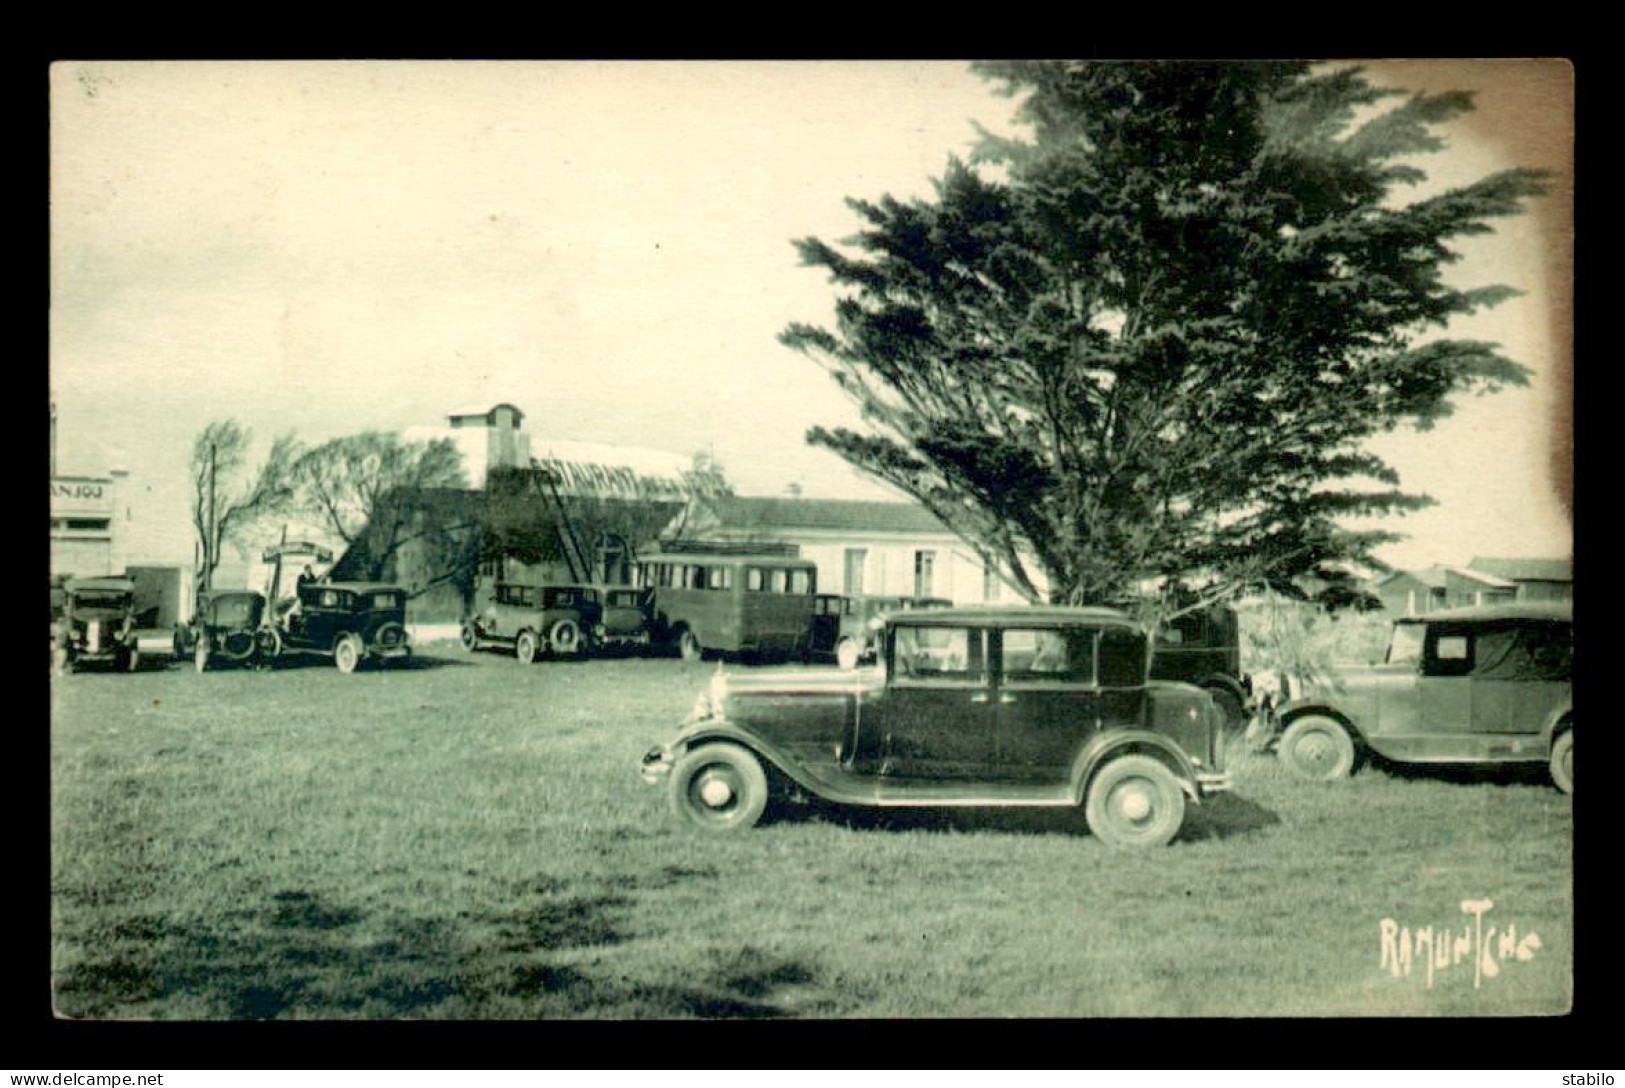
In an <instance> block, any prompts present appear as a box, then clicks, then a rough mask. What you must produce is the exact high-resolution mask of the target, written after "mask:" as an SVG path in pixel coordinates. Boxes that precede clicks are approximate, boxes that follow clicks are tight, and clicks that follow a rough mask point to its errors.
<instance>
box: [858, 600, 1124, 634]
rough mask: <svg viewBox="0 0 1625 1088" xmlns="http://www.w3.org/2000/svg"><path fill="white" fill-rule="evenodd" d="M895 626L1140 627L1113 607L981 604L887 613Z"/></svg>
mask: <svg viewBox="0 0 1625 1088" xmlns="http://www.w3.org/2000/svg"><path fill="white" fill-rule="evenodd" d="M886 615H887V616H888V617H889V618H890V619H892V620H893V621H895V622H897V623H907V624H908V626H910V627H922V626H924V627H958V626H961V625H965V624H969V625H983V626H994V627H1029V626H1032V627H1066V626H1070V625H1072V624H1089V625H1093V626H1096V627H1101V626H1105V627H1130V628H1134V629H1135V630H1138V629H1139V628H1140V624H1139V623H1138V622H1136V621H1135V619H1134V618H1133V617H1132V616H1130V615H1128V614H1127V613H1125V612H1119V611H1118V610H1117V609H1115V608H1092V607H1078V608H1074V607H1068V606H1064V605H1026V604H1004V605H995V604H984V605H966V606H965V607H963V608H921V609H913V610H909V611H905V612H888V613H886Z"/></svg>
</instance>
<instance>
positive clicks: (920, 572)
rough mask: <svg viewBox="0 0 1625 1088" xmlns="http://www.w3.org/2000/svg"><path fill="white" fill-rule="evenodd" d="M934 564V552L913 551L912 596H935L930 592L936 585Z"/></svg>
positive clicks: (935, 562)
mask: <svg viewBox="0 0 1625 1088" xmlns="http://www.w3.org/2000/svg"><path fill="white" fill-rule="evenodd" d="M936 565H937V553H936V552H928V551H918V552H915V553H914V596H916V597H934V596H936V594H935V593H933V592H932V590H933V588H934V587H935V585H936V578H935V573H936V569H935V568H936Z"/></svg>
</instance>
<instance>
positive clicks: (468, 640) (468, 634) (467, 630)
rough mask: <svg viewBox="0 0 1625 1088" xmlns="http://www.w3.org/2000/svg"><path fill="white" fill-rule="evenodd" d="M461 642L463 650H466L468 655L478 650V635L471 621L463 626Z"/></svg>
mask: <svg viewBox="0 0 1625 1088" xmlns="http://www.w3.org/2000/svg"><path fill="white" fill-rule="evenodd" d="M461 642H462V644H463V649H465V650H467V651H468V652H469V653H473V652H474V651H475V650H477V649H479V648H480V633H479V632H478V631H476V630H475V629H474V623H473V621H472V620H470V621H469V622H468V623H465V624H463V633H462V637H461Z"/></svg>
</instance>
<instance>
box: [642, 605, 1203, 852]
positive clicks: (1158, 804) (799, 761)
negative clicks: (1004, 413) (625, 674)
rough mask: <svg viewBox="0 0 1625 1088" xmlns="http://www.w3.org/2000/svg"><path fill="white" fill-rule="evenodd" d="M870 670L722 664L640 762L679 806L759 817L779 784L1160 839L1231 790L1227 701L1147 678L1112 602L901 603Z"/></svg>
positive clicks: (729, 819) (1143, 653)
mask: <svg viewBox="0 0 1625 1088" xmlns="http://www.w3.org/2000/svg"><path fill="white" fill-rule="evenodd" d="M879 646H880V658H879V663H878V666H877V667H876V668H873V669H866V670H862V671H859V672H849V671H842V670H836V669H828V670H823V669H797V670H783V671H779V672H776V673H774V672H758V673H753V674H750V675H739V676H725V675H723V674H722V673H721V672H720V671H719V672H718V674H717V676H716V677H715V678H714V679H713V681H712V686H711V688H710V690H709V691H708V692H707V693H705V694H703V695H702V696H701V698H700V701H699V703H698V704H697V705H696V707H695V712H694V714H693V715H691V716H690V718H689V720H688V721H687V722H686V723H684V725H683V726H682V727H681V728H680V730H679V732H678V734H677V736H676V738H675V739H673V740H672V741H671V742H670V743H667V744H663V745H660V746H658V747H655V748H653V749H651V750H650V751H649V752H648V753H647V754H646V755H645V756H644V757H643V765H642V773H643V778H644V780H645V781H646V782H648V783H650V784H652V785H653V784H659V783H661V782H664V783H665V784H666V786H667V788H668V790H669V797H670V803H671V806H672V808H673V810H674V811H675V813H676V814H677V816H678V817H680V818H681V819H683V820H684V821H686V822H688V823H691V824H693V825H696V826H698V827H701V828H705V829H707V830H713V831H732V830H737V829H741V828H746V827H750V826H752V825H753V824H755V823H756V822H757V820H758V819H759V818H760V817H761V815H762V813H763V811H764V810H765V808H766V805H767V803H768V800H769V798H770V795H771V796H773V797H780V798H786V799H792V800H794V799H806V798H809V797H815V798H820V799H822V800H825V801H830V802H834V803H837V804H845V805H857V806H921V807H924V806H961V807H987V806H1018V805H1019V806H1055V807H1065V806H1071V807H1076V806H1079V805H1081V806H1083V808H1084V811H1085V813H1086V815H1087V818H1088V821H1089V825H1090V827H1091V828H1092V829H1093V830H1094V833H1095V834H1096V836H1098V837H1099V838H1100V839H1102V840H1104V841H1106V842H1109V843H1111V844H1113V845H1120V846H1151V845H1160V844H1163V843H1166V842H1168V841H1169V840H1170V839H1172V838H1173V837H1174V836H1175V835H1176V834H1177V833H1178V831H1179V829H1180V827H1181V825H1182V823H1183V821H1184V817H1185V810H1186V804H1187V802H1192V803H1194V802H1199V801H1200V800H1201V799H1202V798H1204V797H1206V796H1208V795H1209V794H1211V793H1213V792H1215V791H1219V790H1224V789H1227V788H1228V786H1229V778H1228V776H1227V775H1226V774H1225V773H1224V751H1223V746H1224V737H1223V725H1224V718H1223V713H1222V712H1221V711H1220V710H1219V708H1218V707H1217V706H1216V705H1215V704H1214V702H1213V700H1212V698H1211V697H1210V696H1209V695H1208V694H1207V693H1206V692H1204V691H1202V690H1201V689H1200V688H1197V687H1194V686H1191V685H1188V684H1181V683H1167V682H1160V681H1149V680H1148V679H1147V677H1146V667H1147V660H1148V656H1149V655H1148V654H1147V646H1146V635H1145V633H1144V632H1143V631H1142V630H1141V629H1140V628H1139V627H1138V626H1137V625H1136V624H1135V623H1134V622H1133V621H1132V620H1130V619H1129V618H1128V617H1127V616H1125V615H1124V614H1122V613H1120V612H1115V611H1112V610H1110V609H1103V608H1026V607H980V608H951V609H942V610H919V611H911V612H901V613H890V614H888V616H887V619H886V622H885V624H884V627H883V630H882V632H881V638H880V640H879Z"/></svg>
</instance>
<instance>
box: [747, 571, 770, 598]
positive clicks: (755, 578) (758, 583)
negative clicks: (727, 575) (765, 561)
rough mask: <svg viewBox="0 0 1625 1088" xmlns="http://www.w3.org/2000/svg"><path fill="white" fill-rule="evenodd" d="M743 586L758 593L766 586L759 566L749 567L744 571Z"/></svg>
mask: <svg viewBox="0 0 1625 1088" xmlns="http://www.w3.org/2000/svg"><path fill="white" fill-rule="evenodd" d="M745 588H746V589H748V590H750V591H751V592H752V593H760V592H761V591H762V590H763V589H765V588H766V585H765V582H764V579H763V577H762V568H761V567H751V568H750V569H749V570H747V571H746V572H745Z"/></svg>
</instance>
